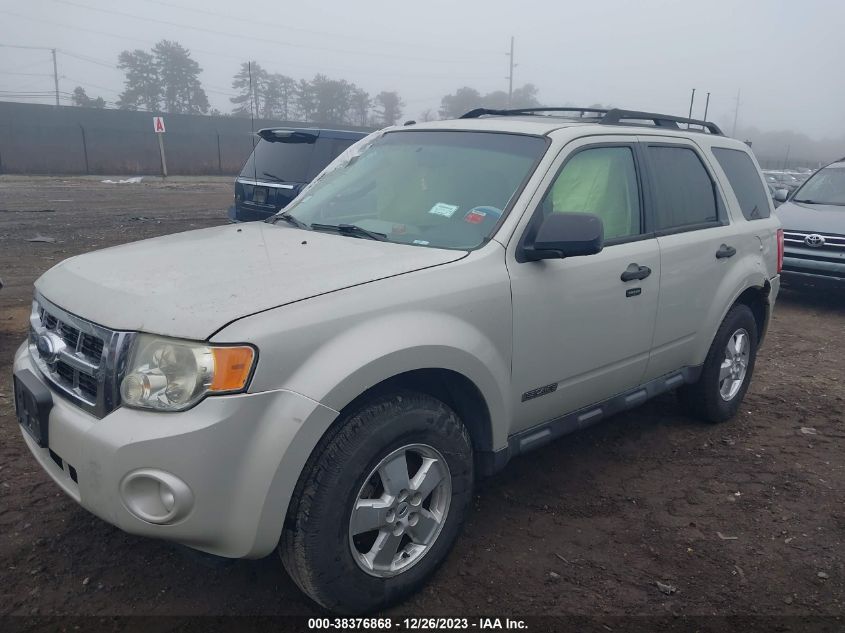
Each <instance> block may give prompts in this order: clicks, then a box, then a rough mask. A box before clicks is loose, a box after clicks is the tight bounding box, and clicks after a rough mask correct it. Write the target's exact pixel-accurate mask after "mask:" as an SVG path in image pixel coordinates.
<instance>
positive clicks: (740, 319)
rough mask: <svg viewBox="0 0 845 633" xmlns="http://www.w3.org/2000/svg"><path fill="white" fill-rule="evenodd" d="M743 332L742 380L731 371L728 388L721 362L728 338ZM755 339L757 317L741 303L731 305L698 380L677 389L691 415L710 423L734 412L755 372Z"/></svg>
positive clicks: (722, 420) (725, 361) (714, 338)
mask: <svg viewBox="0 0 845 633" xmlns="http://www.w3.org/2000/svg"><path fill="white" fill-rule="evenodd" d="M742 332H744V333H745V334H746V336H747V345H748V347H747V356H746V357H745V359H746V360H745V371H744V373H741V376H742V377H741V381H739V380H735V379H734V378H733V376H736V374H733V375H731V376H730V377H729V380H730V382H731V383H732V384H731V385H730V388H725V387H727V386H728V385H727V383H724V382H722V379H721V378H720V373H721V372H722V370H723V363H728V359H727V346H728V342H729V341H731V340H732V339H733V340H734V343H735V341H736V339H735V338H734V337H735V335H737V334H740V333H742ZM758 342H759V339H758V332H757V321H756V320H755V319H754V314H753V313H752V312H751V309H750V308H749V307H748V306H746V305H744V304H737V305H735V306H734V307H732V308H731V309H730V311H729V312H728V314H727V315H726V316H725V319H724V320H723V321H722V324H721V325H720V326H719V329H718V331H717V332H716V336H715V337H713V343H712V344H711V345H710V350H709V351H708V353H707V359H706V360H705V361H704V367H703V368H702V371H701V376H699V379H698V381H697V382H695V383H692V384H689V385H685V386H684V387H681V388H680V389H679V390H678V395H679V397H680V399H681V402H682V403H683V404H684V405H685V407H686V408H687V410H688V412H689V413H690V415H692V416H693V417H696V418H699V419H701V420H704V421H705V422H711V423H718V422H725V421H727V420H730V419H731V418H733V417H734V415H736V412H737V411H738V410H739V406H740V405H741V404H742V399H743V398H744V397H745V392H746V391H748V385H749V384H750V382H751V376H752V375H753V373H754V363H755V361H756V359H757V344H758ZM734 348H736V345H734ZM740 356H741V355H740ZM734 367H735V366H734ZM728 371H729V369H728ZM737 382H739V384H738V385H737V384H736V383H737Z"/></svg>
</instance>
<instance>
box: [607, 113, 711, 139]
mask: <svg viewBox="0 0 845 633" xmlns="http://www.w3.org/2000/svg"><path fill="white" fill-rule="evenodd" d="M623 121H651V122H652V123H653V124H654V125H655V126H656V127H668V128H674V129H679V126H678V123H685V124H686V125H696V126H699V127H701V128H702V129H703V130H707V131H708V132H710V133H711V134H715V135H717V136H724V133H723V132H722V130H721V129H720V128H719V126H718V125H716V124H715V123H711V122H710V121H702V120H700V119H688V118H687V117H680V116H672V115H670V114H657V113H655V112H639V111H637V110H620V109H618V108H614V109H613V110H608V112H607V114H605V115H604V117H603V118H602V120H601V123H602V125H620V124H622V122H623Z"/></svg>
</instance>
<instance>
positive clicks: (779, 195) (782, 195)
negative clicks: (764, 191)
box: [774, 189, 789, 202]
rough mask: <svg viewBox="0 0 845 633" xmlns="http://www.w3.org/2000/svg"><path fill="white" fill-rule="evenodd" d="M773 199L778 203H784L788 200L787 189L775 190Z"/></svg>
mask: <svg viewBox="0 0 845 633" xmlns="http://www.w3.org/2000/svg"><path fill="white" fill-rule="evenodd" d="M774 198H775V200H777V201H778V202H786V200H787V198H789V189H775V195H774Z"/></svg>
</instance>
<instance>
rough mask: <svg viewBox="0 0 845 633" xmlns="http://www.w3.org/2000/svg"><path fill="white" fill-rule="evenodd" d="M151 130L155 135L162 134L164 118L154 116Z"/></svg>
mask: <svg viewBox="0 0 845 633" xmlns="http://www.w3.org/2000/svg"><path fill="white" fill-rule="evenodd" d="M153 130H155V133H156V134H164V132H165V130H164V117H163V116H154V117H153Z"/></svg>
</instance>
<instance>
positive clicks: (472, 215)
mask: <svg viewBox="0 0 845 633" xmlns="http://www.w3.org/2000/svg"><path fill="white" fill-rule="evenodd" d="M486 217H487V213H486V212H485V211H481V210H479V209H472V210H471V211H470V212H469V213H467V214H466V215H465V216H464V222H469V223H470V224H481V223H482V222H484V219H485V218H486Z"/></svg>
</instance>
